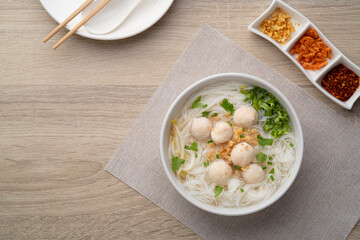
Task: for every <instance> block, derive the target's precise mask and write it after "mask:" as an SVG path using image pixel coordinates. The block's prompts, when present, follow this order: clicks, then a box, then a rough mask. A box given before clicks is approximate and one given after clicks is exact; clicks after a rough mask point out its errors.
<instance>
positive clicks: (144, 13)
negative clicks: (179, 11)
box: [40, 0, 174, 40]
mask: <svg viewBox="0 0 360 240" xmlns="http://www.w3.org/2000/svg"><path fill="white" fill-rule="evenodd" d="M84 1H85V0H57V1H56V0H40V2H41V4H42V5H43V7H44V8H45V10H46V11H47V12H48V13H49V14H50V16H51V17H52V18H54V19H55V21H57V22H58V23H60V22H62V21H64V20H65V19H66V18H67V17H68V16H69V15H70V14H71V13H72V12H73V11H74V10H75V9H76V8H77V7H79V6H80V5H81V4H82V3H83V2H84ZM173 1H174V0H142V2H141V3H140V4H139V5H138V6H137V7H136V8H135V10H134V11H133V12H132V13H131V14H130V15H129V16H128V17H127V19H126V20H125V21H124V22H123V23H122V24H121V25H120V26H119V27H118V28H116V29H115V30H114V31H112V32H111V33H108V34H105V35H95V34H92V33H90V32H88V31H87V30H86V29H85V28H84V27H81V28H80V29H79V30H78V31H77V32H76V33H77V34H79V35H81V36H83V37H87V38H92V39H98V40H116V39H123V38H128V37H131V36H134V35H136V34H139V33H141V32H143V31H145V30H146V29H148V28H149V27H151V26H152V25H153V24H155V23H156V22H157V21H158V20H159V19H160V18H161V17H162V16H163V15H164V14H165V13H166V12H167V10H168V9H169V8H170V6H171V4H172V3H173ZM80 20H81V14H79V15H78V16H76V17H75V18H74V19H73V20H72V21H71V22H70V23H68V24H67V25H66V28H67V29H71V28H73V27H74V26H75V25H76V24H77V23H79V22H80Z"/></svg>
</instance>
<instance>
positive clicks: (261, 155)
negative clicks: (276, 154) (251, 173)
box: [256, 152, 267, 163]
mask: <svg viewBox="0 0 360 240" xmlns="http://www.w3.org/2000/svg"><path fill="white" fill-rule="evenodd" d="M256 159H257V161H258V163H262V162H264V161H266V159H267V156H266V155H265V154H264V153H263V152H259V153H258V154H256Z"/></svg>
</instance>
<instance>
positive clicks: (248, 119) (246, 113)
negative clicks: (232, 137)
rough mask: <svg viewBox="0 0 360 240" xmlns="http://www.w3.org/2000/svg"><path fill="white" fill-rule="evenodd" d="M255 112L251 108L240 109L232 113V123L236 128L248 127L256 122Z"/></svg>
mask: <svg viewBox="0 0 360 240" xmlns="http://www.w3.org/2000/svg"><path fill="white" fill-rule="evenodd" d="M257 118H258V117H257V112H256V110H255V108H253V107H241V108H239V109H237V110H236V111H235V113H234V122H235V124H236V125H238V126H242V127H250V126H252V125H254V124H256V122H257Z"/></svg>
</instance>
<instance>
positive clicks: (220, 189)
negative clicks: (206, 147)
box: [214, 186, 223, 197]
mask: <svg viewBox="0 0 360 240" xmlns="http://www.w3.org/2000/svg"><path fill="white" fill-rule="evenodd" d="M222 190H223V188H222V187H220V186H216V187H215V195H214V197H218V196H219V195H220V193H221V192H222Z"/></svg>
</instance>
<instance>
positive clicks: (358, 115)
mask: <svg viewBox="0 0 360 240" xmlns="http://www.w3.org/2000/svg"><path fill="white" fill-rule="evenodd" d="M270 2H271V1H270V0H268V1H259V0H254V1H252V0H245V1H237V0H222V1H208V0H181V1H175V2H174V4H173V5H172V6H171V8H170V10H169V11H168V13H167V14H166V15H165V16H164V17H163V18H162V19H161V20H160V21H159V22H158V23H156V24H155V25H154V26H153V27H152V28H150V29H149V30H147V31H145V32H144V33H141V34H139V35H137V36H135V37H132V38H130V39H126V40H118V41H95V40H90V39H86V38H83V37H80V36H77V35H74V36H72V37H71V38H70V39H68V40H67V41H66V42H65V43H64V44H63V45H62V46H60V47H59V48H58V49H57V50H56V51H53V50H52V49H51V46H52V45H53V44H54V43H55V42H56V41H57V40H59V39H60V37H61V36H63V35H64V34H65V33H66V31H65V30H62V31H61V32H60V33H59V34H57V35H56V36H55V37H53V39H51V40H50V41H49V43H47V44H43V43H42V42H41V39H42V38H43V37H44V36H46V35H47V34H48V33H49V32H50V31H51V30H52V29H53V28H54V27H55V26H56V25H57V23H56V22H55V21H54V20H53V19H52V18H51V17H50V16H49V15H48V14H47V13H46V11H45V10H44V9H43V8H42V6H41V5H40V3H39V1H35V0H31V1H23V0H15V1H14V0H3V1H1V2H0V49H1V55H0V63H1V67H0V114H1V115H0V169H1V172H0V191H1V192H0V239H55V238H56V239H57V238H61V239H90V238H93V239H99V238H102V239H119V238H120V239H128V238H135V239H142V238H152V239H155V238H156V239H169V238H183V239H196V238H199V237H198V236H197V235H196V234H195V233H193V232H192V231H191V230H189V229H188V228H186V227H185V226H184V225H183V224H181V223H180V222H178V221H177V220H176V219H174V218H173V217H172V216H170V215H169V214H167V213H166V212H164V211H163V210H162V209H160V208H159V207H157V206H155V205H154V204H153V203H151V202H150V201H149V200H147V199H146V198H144V197H143V196H141V195H140V194H138V193H137V192H135V191H134V190H132V189H131V188H129V187H128V186H127V185H125V184H124V183H122V182H120V181H119V180H118V179H116V178H114V177H112V176H111V175H110V174H109V173H107V172H105V171H104V170H103V169H104V167H105V165H106V163H107V161H108V160H109V158H110V157H111V155H112V154H113V152H114V150H115V149H116V148H117V146H118V145H119V144H120V142H121V140H122V139H123V138H124V136H125V135H126V133H127V131H128V129H129V127H130V126H131V124H132V123H133V122H134V120H135V119H136V117H137V116H138V115H139V113H140V112H141V110H142V109H143V107H144V105H145V104H146V102H147V101H148V99H149V98H150V97H151V95H152V94H153V93H154V91H155V89H156V88H157V87H158V85H159V84H160V83H161V81H162V80H163V79H164V78H165V76H166V75H167V73H168V71H169V70H170V69H171V67H172V66H173V64H174V63H175V61H176V59H177V58H179V56H180V54H181V53H182V52H183V51H184V50H185V48H186V47H187V46H188V45H189V43H190V42H191V40H192V39H193V38H194V36H195V34H196V32H197V31H198V30H199V28H200V26H201V25H202V23H204V22H206V23H208V24H210V25H211V26H213V27H214V28H216V29H217V30H219V31H220V32H222V33H224V34H225V35H226V36H228V37H229V38H231V39H232V40H234V41H235V42H236V43H238V44H239V45H240V46H241V47H242V48H244V49H246V50H247V51H249V52H250V53H251V54H253V55H254V56H255V57H257V58H258V59H260V60H261V61H263V62H264V63H266V64H268V65H270V66H271V67H272V68H274V69H275V70H277V71H278V72H280V73H281V74H283V75H285V76H286V77H287V78H288V79H290V80H291V81H293V82H294V83H296V84H297V85H299V86H300V87H301V88H303V89H304V90H306V91H307V92H308V93H310V94H311V95H313V96H314V97H316V98H317V99H319V100H320V101H322V102H324V103H325V104H327V105H329V106H330V107H332V108H334V109H335V110H336V111H337V112H338V113H339V114H341V115H343V116H345V117H346V118H348V119H349V120H350V121H352V122H353V123H354V124H356V125H357V126H359V127H360V100H359V101H358V102H357V103H356V104H355V106H354V108H353V110H352V111H347V110H345V109H342V108H340V107H338V106H336V105H335V104H333V103H332V102H331V101H330V100H329V99H328V98H326V97H325V96H324V95H323V94H322V93H320V92H319V91H318V90H317V89H316V88H315V87H314V86H313V85H312V84H311V83H310V82H309V81H308V80H307V79H306V77H305V76H304V75H303V74H302V73H301V72H300V70H299V69H298V68H297V67H296V66H295V65H294V64H293V63H292V62H290V60H289V59H288V58H287V57H286V56H285V55H283V54H282V53H281V52H280V51H279V50H278V49H277V48H275V47H274V46H273V45H272V44H271V43H269V42H267V41H266V40H264V39H262V38H260V37H258V36H256V35H254V34H252V33H250V32H249V31H248V30H247V26H248V25H249V23H250V22H252V21H253V20H254V19H255V18H256V17H257V16H259V15H260V14H261V13H262V12H263V11H264V10H265V9H266V8H267V7H268V6H269V4H270ZM286 2H287V3H289V4H290V5H291V6H293V7H294V8H295V9H297V10H299V11H300V12H301V13H303V14H304V15H305V16H307V17H308V18H309V19H310V20H312V21H313V22H314V23H315V24H316V25H317V27H318V28H319V29H320V30H321V31H322V32H323V33H324V34H325V35H326V36H327V37H328V38H329V39H330V41H332V42H333V43H334V44H335V45H336V46H337V47H338V48H339V49H340V50H341V51H342V52H343V53H344V54H345V55H346V56H348V57H349V58H350V59H351V60H352V61H353V62H354V63H355V64H357V65H360V44H359V40H360V25H359V23H360V2H359V1H358V0H351V1H345V0H338V1H331V2H330V1H329V2H328V1H325V0H322V1H320V0H314V1H295V0H293V1H290V0H288V1H286ZM309 107H311V106H309ZM329 221H331V220H330V219H329ZM359 238H360V225H359V224H358V225H357V227H355V229H354V230H353V231H352V233H351V234H350V236H349V239H359Z"/></svg>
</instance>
